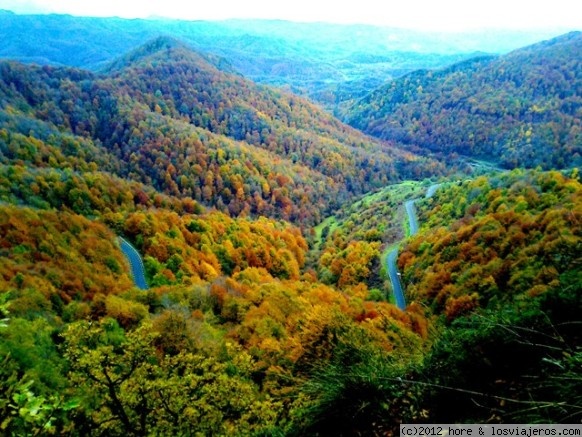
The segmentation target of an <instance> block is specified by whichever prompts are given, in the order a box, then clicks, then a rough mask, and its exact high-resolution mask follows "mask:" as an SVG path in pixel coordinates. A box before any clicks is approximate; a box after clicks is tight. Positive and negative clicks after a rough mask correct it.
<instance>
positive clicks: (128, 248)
mask: <svg viewBox="0 0 582 437" xmlns="http://www.w3.org/2000/svg"><path fill="white" fill-rule="evenodd" d="M119 243H120V245H121V251H122V252H123V254H124V255H125V257H126V258H127V260H128V261H129V265H130V267H131V276H132V277H133V282H135V285H136V287H138V288H140V289H142V290H147V289H148V288H149V287H148V283H147V282H146V278H145V269H144V267H143V261H142V259H141V256H140V255H139V252H138V251H137V250H136V248H135V247H133V246H132V245H131V244H129V243H128V242H127V240H125V239H124V238H122V237H119Z"/></svg>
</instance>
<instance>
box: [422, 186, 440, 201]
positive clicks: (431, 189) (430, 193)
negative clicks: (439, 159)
mask: <svg viewBox="0 0 582 437" xmlns="http://www.w3.org/2000/svg"><path fill="white" fill-rule="evenodd" d="M440 186H441V184H433V185H431V186H430V187H428V190H426V198H427V199H428V198H429V197H432V196H434V193H436V190H437V189H438V187H440Z"/></svg>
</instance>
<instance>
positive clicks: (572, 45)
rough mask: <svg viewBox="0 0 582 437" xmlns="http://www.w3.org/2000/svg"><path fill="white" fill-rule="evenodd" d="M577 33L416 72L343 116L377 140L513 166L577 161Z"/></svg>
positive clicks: (580, 74) (581, 70)
mask: <svg viewBox="0 0 582 437" xmlns="http://www.w3.org/2000/svg"><path fill="white" fill-rule="evenodd" d="M581 50H582V33H580V32H573V33H570V34H567V35H563V36H561V37H558V38H555V39H553V40H549V41H545V42H541V43H538V44H535V45H533V46H529V47H526V48H523V49H519V50H516V51H514V52H511V53H509V54H507V55H503V56H500V57H481V58H475V59H473V60H469V61H465V62H462V63H459V64H456V65H454V66H451V67H448V68H445V69H442V70H438V71H418V72H415V73H412V74H410V75H407V76H405V77H403V78H400V79H398V80H394V81H393V82H391V83H389V84H387V85H385V86H383V87H381V88H379V89H378V90H376V91H374V92H373V93H371V94H370V95H369V96H367V97H365V98H364V99H362V100H360V101H359V102H357V103H355V104H354V106H353V107H352V108H351V110H349V111H348V112H347V114H346V119H347V120H348V122H349V123H350V124H351V125H353V126H355V127H357V128H360V129H362V130H363V131H365V132H367V133H369V134H371V135H374V136H377V137H379V138H383V139H392V140H398V141H403V142H406V143H408V144H411V145H418V146H420V147H422V148H424V149H427V150H431V151H439V152H444V153H458V154H461V155H466V156H472V157H477V158H482V159H486V160H491V161H494V162H498V163H499V164H501V165H503V166H505V167H509V168H514V167H523V166H525V167H536V166H538V165H539V166H541V167H542V168H564V167H570V166H576V165H580V163H582V136H581V135H582V134H581V132H582V131H581V130H580V117H581V114H580V107H581V103H582V101H581V97H580V96H581V95H582V94H581V91H582V64H581V63H580V60H579V56H578V54H579V53H580V51H581Z"/></svg>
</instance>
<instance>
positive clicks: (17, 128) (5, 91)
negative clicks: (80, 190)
mask: <svg viewBox="0 0 582 437" xmlns="http://www.w3.org/2000/svg"><path fill="white" fill-rule="evenodd" d="M211 62H214V63H216V62H218V61H216V59H210V62H209V60H207V59H205V58H204V57H202V56H201V55H198V54H196V53H195V52H192V51H191V50H189V49H188V48H186V47H185V46H183V45H182V44H181V43H179V42H177V41H174V40H170V39H166V38H163V39H158V40H155V41H152V42H151V43H149V44H148V45H146V46H144V47H143V48H141V49H140V50H139V51H137V52H133V53H131V54H129V55H128V56H126V57H124V58H122V59H120V60H119V61H117V62H116V63H115V64H113V65H112V66H111V67H110V72H109V73H108V74H107V75H104V76H96V75H94V74H93V73H89V72H86V71H81V70H71V69H63V68H54V67H36V66H24V65H21V64H16V63H2V64H1V65H0V74H1V78H2V80H1V81H0V99H1V101H2V120H3V121H2V125H3V126H5V128H6V132H5V139H4V141H3V144H4V145H3V146H2V147H3V148H4V149H5V150H6V153H7V154H9V156H10V157H11V158H12V159H14V158H18V159H22V160H27V161H28V162H34V165H42V166H55V165H58V160H57V164H55V162H54V161H55V160H56V159H57V158H56V156H55V157H54V159H53V160H52V161H51V159H50V156H48V157H45V158H43V159H41V161H39V156H37V154H36V151H37V150H46V151H47V152H46V153H47V154H49V155H50V154H53V155H54V154H55V153H57V154H58V153H60V155H80V156H79V157H78V158H79V159H78V160H77V161H78V162H77V164H76V165H81V166H82V161H85V162H87V163H89V162H95V163H96V164H97V167H98V168H99V169H101V170H105V171H109V172H111V173H114V174H116V175H118V176H121V177H125V178H130V179H134V180H136V181H139V182H142V183H145V184H148V185H153V186H154V187H155V188H156V189H158V190H160V191H163V192H166V193H168V194H173V195H179V196H188V197H192V198H193V199H195V200H196V201H199V202H202V203H205V204H207V205H211V206H215V207H217V208H218V209H220V210H222V211H224V212H226V213H229V214H231V215H238V214H249V213H251V214H261V215H269V216H277V217H281V218H284V219H288V220H292V221H301V222H302V223H313V222H315V221H317V220H319V219H320V218H321V215H322V213H323V212H325V211H329V210H330V209H331V208H333V207H335V206H337V205H338V204H339V203H341V202H344V201H346V200H348V199H349V198H351V197H352V196H354V195H356V194H361V193H363V192H365V191H367V190H370V189H372V188H375V187H379V186H382V185H385V184H387V183H388V182H390V181H393V180H396V179H399V178H403V177H418V176H420V175H423V174H428V173H435V172H442V171H443V168H442V166H441V165H439V164H437V163H436V162H435V161H432V160H430V159H427V158H420V157H418V156H416V155H413V154H411V153H408V152H403V151H402V150H400V149H398V148H396V147H394V146H392V145H387V144H385V143H380V142H378V141H376V140H372V139H370V138H369V137H365V136H363V135H362V134H360V133H359V132H357V131H356V130H354V129H352V128H349V127H347V126H346V125H343V124H341V123H340V122H339V121H337V120H336V119H335V118H333V117H332V116H330V115H328V114H325V113H324V112H322V111H321V110H319V109H317V108H316V107H315V106H313V105H312V104H310V103H308V102H307V101H305V100H302V99H300V98H297V97H295V96H292V95H290V94H285V93H281V92H280V91H276V90H274V89H271V88H266V87H260V86H257V85H255V84H253V83H252V82H250V81H248V80H246V79H244V78H242V77H240V76H237V75H234V74H232V73H227V72H224V71H222V70H220V69H218V68H217V67H216V66H215V65H213V64H212V63H211ZM21 135H23V136H24V137H22V136H21ZM63 137H66V139H65V138H63ZM38 140H40V142H39V141H38ZM22 142H26V143H33V144H32V145H30V144H29V145H27V147H26V148H23V147H21V146H19V144H21V143H22ZM41 143H42V144H41ZM65 148H66V150H63V149H65ZM23 149H24V150H26V152H25V151H24V150H23ZM49 150H51V151H50V152H49ZM47 159H48V162H47V161H46V160H47ZM71 159H72V158H71ZM35 160H36V161H35Z"/></svg>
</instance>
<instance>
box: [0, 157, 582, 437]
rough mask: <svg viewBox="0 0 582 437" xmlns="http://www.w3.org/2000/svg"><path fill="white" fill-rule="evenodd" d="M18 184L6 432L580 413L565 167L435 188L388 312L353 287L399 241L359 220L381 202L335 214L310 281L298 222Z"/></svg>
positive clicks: (283, 429) (140, 193)
mask: <svg viewBox="0 0 582 437" xmlns="http://www.w3.org/2000/svg"><path fill="white" fill-rule="evenodd" d="M31 173H32V174H27V173H26V171H24V169H23V168H22V165H21V164H18V163H15V165H11V166H8V167H7V171H6V172H5V173H4V175H3V179H2V186H3V193H6V192H10V193H11V194H10V195H11V196H13V197H9V195H3V196H2V200H3V203H2V204H1V205H0V230H1V235H2V239H1V240H0V244H1V246H0V250H1V251H2V252H1V254H2V258H3V263H2V268H1V271H0V279H1V282H0V287H1V289H2V290H3V293H2V295H1V296H2V300H1V301H0V310H1V311H2V313H3V317H4V320H3V321H2V327H1V328H0V339H1V341H0V349H1V350H2V355H3V357H5V358H4V361H3V366H2V367H1V370H0V371H1V372H2V375H3V377H2V379H1V380H2V391H0V393H1V396H2V398H1V399H2V403H1V404H0V412H1V413H2V418H3V422H2V426H3V430H6V431H7V432H9V433H16V434H19V433H26V432H33V431H42V432H43V433H44V434H63V433H65V434H70V435H86V434H88V433H107V434H109V435H121V434H128V433H129V434H160V433H168V432H170V433H172V434H179V433H189V432H191V431H193V430H196V431H197V432H204V433H207V434H214V435H227V434H228V435H231V434H235V435H249V434H257V433H259V434H260V433H263V434H264V433H267V434H273V433H275V434H277V433H278V434H283V435H346V436H348V435H360V434H367V435H374V434H386V433H388V434H392V433H395V432H397V429H398V424H399V423H401V422H405V423H406V422H416V423H418V422H420V423H422V422H429V423H430V422H432V423H434V422H441V423H443V422H447V421H450V422H456V421H465V422H485V421H489V422H515V421H518V422H522V421H523V422H536V421H543V422H555V421H558V422H561V421H572V420H577V419H578V418H579V417H580V416H581V414H582V411H581V410H580V409H579V405H580V403H579V400H580V399H579V396H580V388H581V387H580V384H579V378H578V376H579V362H580V340H581V339H580V334H579V329H578V328H577V327H578V320H579V314H580V310H581V309H582V308H580V299H579V290H580V267H581V266H580V257H579V253H580V249H581V247H580V246H581V241H582V240H581V233H582V230H581V229H580V223H582V221H581V220H580V219H581V218H582V217H581V216H582V203H581V200H580V197H581V194H582V186H581V185H580V182H579V179H578V177H579V176H578V173H577V172H576V171H574V172H571V173H569V174H568V175H567V176H566V175H564V174H561V173H557V172H550V173H544V172H540V171H534V172H524V171H514V172H512V173H510V174H507V175H504V174H500V175H494V176H490V177H480V178H477V179H475V180H474V181H467V182H454V183H445V184H443V185H441V187H440V188H439V190H438V191H437V193H436V194H435V196H434V197H433V198H431V199H426V200H422V201H419V203H418V208H419V211H420V222H421V223H422V229H421V232H420V233H419V234H418V235H417V236H416V237H414V238H412V239H410V240H408V244H407V245H406V246H405V248H404V250H403V252H402V254H401V256H400V265H401V267H402V268H403V277H404V280H405V283H406V284H408V285H407V291H408V293H409V299H410V302H409V305H408V307H407V308H406V311H404V312H402V311H400V310H398V309H397V308H396V307H394V306H393V305H390V304H388V303H386V302H385V301H384V298H383V297H382V290H380V289H376V290H373V289H371V288H369V287H368V284H367V281H368V279H369V278H368V277H367V276H366V275H362V276H358V272H365V269H367V268H370V267H371V268H377V266H376V267H374V266H370V263H369V261H370V259H369V257H367V256H366V253H367V251H366V250H363V251H362V250H358V249H357V248H358V247H360V248H363V247H364V246H365V245H371V246H376V249H378V248H380V247H381V245H382V244H383V243H384V242H385V241H388V242H391V241H393V240H392V238H393V236H387V237H383V236H382V235H383V232H384V231H385V230H386V226H387V225H386V223H383V222H382V220H375V218H374V217H369V214H368V212H371V211H374V212H375V213H378V214H380V212H379V211H380V210H385V211H391V210H392V211H393V209H394V208H397V204H396V203H395V202H394V201H391V200H390V199H389V198H387V197H386V196H389V195H390V194H389V193H391V192H390V191H386V192H383V193H382V194H376V195H373V196H371V197H369V198H366V199H365V200H363V201H360V202H358V203H356V204H354V205H353V207H351V208H347V209H346V210H345V212H342V213H341V214H339V215H338V217H337V219H336V220H337V221H338V225H337V226H336V227H335V228H334V229H331V230H328V232H327V234H328V238H327V241H328V243H326V245H325V247H321V249H323V256H322V257H321V259H320V260H319V261H317V262H318V263H320V266H321V267H322V268H321V269H319V270H320V271H319V272H318V271H317V270H314V269H312V267H311V266H310V265H309V264H306V260H307V259H308V258H312V259H318V258H317V257H315V256H313V255H312V254H309V253H308V246H307V243H306V240H305V239H304V237H303V236H301V233H300V231H299V230H298V229H297V228H294V227H293V226H292V225H289V224H286V223H283V222H276V221H273V220H270V219H266V218H261V219H258V220H250V219H247V218H236V219H232V218H229V217H228V216H226V215H224V214H222V213H219V212H208V213H207V212H204V211H202V210H197V211H194V214H193V213H192V212H188V211H187V209H188V208H192V205H189V204H188V203H184V201H183V200H180V199H176V198H173V197H171V196H165V195H162V194H160V193H155V191H151V189H146V188H145V187H143V186H140V185H139V184H136V183H133V182H126V181H123V180H120V179H119V180H116V179H110V180H108V179H107V178H106V177H105V176H103V175H99V174H96V175H92V174H90V173H87V174H85V175H84V176H82V177H81V176H79V175H76V174H74V173H72V172H71V171H70V170H65V171H63V172H58V171H56V170H53V169H48V170H46V171H44V170H43V171H39V173H46V174H45V175H44V177H41V174H37V172H31ZM33 181H34V182H33ZM420 188H421V187H417V186H413V185H411V186H402V187H400V188H394V189H393V190H392V195H393V196H394V198H395V199H398V198H399V197H398V196H399V195H404V192H408V193H410V194H411V195H413V196H417V195H418V194H417V191H415V190H419V189H420ZM395 190H400V191H401V192H400V193H397V191H395ZM17 192H19V193H21V194H19V195H18V197H16V194H15V193H17ZM74 194H76V195H75V196H74V197H75V198H77V199H83V200H84V201H85V203H86V205H88V206H87V209H86V210H85V212H84V213H82V214H78V213H75V212H74V211H73V210H72V207H74V206H75V205H76V203H75V202H74V200H73V199H70V198H69V196H71V197H72V196H73V195H74ZM108 195H109V196H111V202H108V201H107V200H106V199H107V196H108ZM55 198H62V199H63V202H64V203H65V205H71V207H69V206H63V207H61V208H58V209H55V208H54V207H53V206H51V204H52V202H53V200H52V199H55ZM93 198H95V199H96V200H93ZM97 199H98V200H101V202H102V204H103V203H104V204H105V205H106V207H105V209H104V210H102V209H101V206H100V205H99V202H98V200H97ZM147 199H150V201H151V202H153V203H152V204H151V207H150V206H148V200H147ZM30 203H33V204H34V205H36V207H35V208H31V207H30V206H28V205H29V204H30ZM89 205H93V206H89ZM358 210H359V211H361V214H356V211H358ZM351 213H353V214H356V215H350V214H351ZM390 215H392V213H390V214H389V216H390ZM389 216H387V220H390V219H391V217H389ZM357 219H360V220H357ZM115 234H118V235H119V234H122V235H125V236H126V237H127V238H128V239H130V241H132V242H133V243H134V244H135V246H136V247H137V248H138V249H139V250H140V252H141V253H142V254H144V263H145V267H146V274H147V278H148V283H149V284H150V286H151V287H152V288H151V289H150V290H148V291H141V290H137V289H135V288H133V287H132V285H131V281H130V278H129V275H128V266H127V265H126V264H125V262H124V260H123V259H122V258H121V252H120V250H119V248H118V246H116V243H115ZM347 240H349V243H348V242H347ZM346 243H347V244H346ZM372 248H374V247H372ZM508 248H509V249H508ZM326 254H327V255H326ZM326 257H327V258H333V261H332V264H331V267H330V265H329V264H326V262H325V261H323V260H324V259H325V258H326ZM336 265H337V266H340V267H341V266H344V268H343V271H342V270H341V269H340V274H339V275H338V277H339V278H340V279H341V280H338V281H333V280H332V281H329V275H330V273H326V271H325V268H328V269H329V270H330V271H332V272H333V269H335V268H336ZM346 267H349V268H347V269H346ZM318 273H319V274H321V275H322V276H321V279H319V278H318ZM348 278H349V279H348ZM320 281H325V282H327V283H328V284H330V285H324V284H323V283H322V282H320ZM440 283H442V284H443V286H442V287H440V286H438V284H440ZM9 399H10V401H6V400H9ZM492 411H495V414H494V416H491V412H492ZM177 412H180V414H177Z"/></svg>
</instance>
